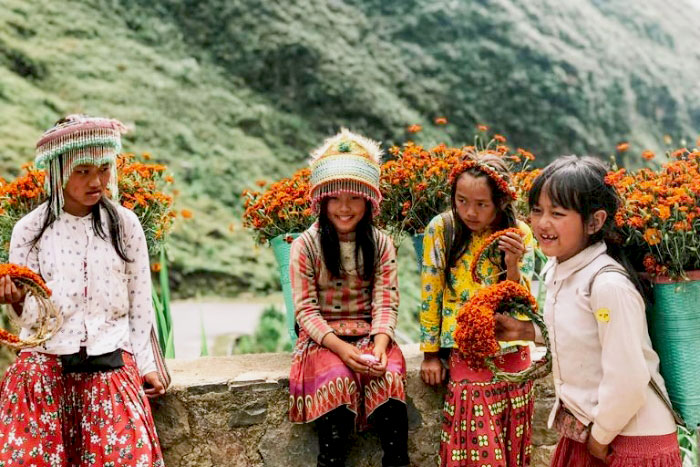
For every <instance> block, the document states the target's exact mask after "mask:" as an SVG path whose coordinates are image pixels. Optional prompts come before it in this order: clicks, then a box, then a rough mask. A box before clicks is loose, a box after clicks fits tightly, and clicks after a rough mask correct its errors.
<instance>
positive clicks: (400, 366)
mask: <svg viewBox="0 0 700 467" xmlns="http://www.w3.org/2000/svg"><path fill="white" fill-rule="evenodd" d="M343 339H345V340H346V341H347V342H349V343H351V344H353V345H355V346H356V347H357V348H358V349H360V351H361V352H362V353H371V352H372V349H373V348H374V343H373V342H372V339H371V338H370V337H369V336H364V337H359V338H352V339H349V338H343ZM386 353H387V369H386V373H384V375H383V376H380V377H372V376H370V375H367V374H358V373H355V372H353V371H352V370H351V369H350V368H348V367H347V365H345V363H343V361H342V360H341V359H340V357H338V356H337V355H336V354H335V353H333V352H332V351H330V350H328V349H327V348H325V347H323V346H321V345H319V344H317V343H316V342H315V341H314V340H313V339H311V338H310V337H309V336H308V334H307V333H306V332H304V331H303V330H302V332H301V334H300V335H299V339H298V340H297V345H296V349H295V351H294V355H293V357H292V368H291V371H290V374H289V419H290V420H291V421H292V423H305V422H311V421H313V420H316V419H317V418H318V417H320V416H322V415H324V414H326V413H328V412H330V411H331V410H333V409H336V408H338V407H340V406H342V405H345V406H347V407H348V409H350V410H351V411H352V412H353V413H355V414H356V415H357V417H356V421H357V425H358V427H359V428H364V427H366V425H367V418H368V417H369V416H370V415H371V414H372V412H374V410H375V409H376V408H377V407H379V406H380V405H382V404H383V403H384V402H386V401H388V400H389V399H396V400H400V401H402V402H405V400H406V393H405V390H404V379H405V377H406V362H405V360H404V358H403V354H402V353H401V349H400V348H399V346H398V345H396V344H394V343H391V344H389V347H388V348H387V352H386Z"/></svg>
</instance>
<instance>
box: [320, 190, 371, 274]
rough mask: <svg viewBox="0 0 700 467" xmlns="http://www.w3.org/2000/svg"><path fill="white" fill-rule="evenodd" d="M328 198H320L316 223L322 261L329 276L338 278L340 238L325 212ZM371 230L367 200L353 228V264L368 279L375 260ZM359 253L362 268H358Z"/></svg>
mask: <svg viewBox="0 0 700 467" xmlns="http://www.w3.org/2000/svg"><path fill="white" fill-rule="evenodd" d="M328 200H329V198H328V197H325V198H323V199H322V200H321V210H320V213H319V216H318V224H319V228H320V231H321V252H322V253H323V262H324V263H325V265H326V268H327V269H328V271H329V272H330V273H331V277H333V278H340V275H341V270H342V266H343V265H342V262H341V260H340V239H339V238H338V232H336V230H335V227H334V226H333V223H332V222H331V220H330V219H329V218H328V213H327V212H326V211H327V207H328ZM373 230H374V227H373V224H372V203H371V202H370V201H369V200H367V201H366V202H365V214H364V216H362V219H360V222H358V224H357V227H356V228H355V264H356V265H357V268H358V274H359V275H360V277H362V279H364V280H369V281H372V280H373V279H374V268H375V262H376V257H375V250H376V246H375V244H374V231H373ZM360 253H361V258H362V270H360Z"/></svg>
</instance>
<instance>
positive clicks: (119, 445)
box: [64, 352, 165, 467]
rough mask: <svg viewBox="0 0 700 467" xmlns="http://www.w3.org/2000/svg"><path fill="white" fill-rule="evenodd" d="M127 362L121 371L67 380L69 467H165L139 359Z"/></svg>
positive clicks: (69, 376)
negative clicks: (71, 466) (100, 466)
mask: <svg viewBox="0 0 700 467" xmlns="http://www.w3.org/2000/svg"><path fill="white" fill-rule="evenodd" d="M122 357H123V359H124V366H123V367H121V368H118V369H116V370H111V371H101V372H97V373H68V374H66V375H64V381H65V388H66V398H65V399H66V431H67V432H66V437H67V439H70V440H71V441H70V443H68V444H67V446H66V447H67V458H68V462H69V465H76V466H78V465H79V466H82V467H87V466H95V465H102V466H108V465H109V466H143V467H161V466H163V465H165V464H164V463H163V455H162V454H161V450H160V443H159V442H158V436H157V434H156V430H155V424H154V422H153V416H152V414H151V407H150V405H149V402H148V399H147V397H146V394H145V393H144V391H143V385H142V382H141V381H142V379H141V376H140V374H139V370H138V368H137V367H136V363H135V361H134V357H133V356H132V355H131V354H130V353H128V352H122Z"/></svg>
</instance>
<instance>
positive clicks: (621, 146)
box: [617, 143, 630, 152]
mask: <svg viewBox="0 0 700 467" xmlns="http://www.w3.org/2000/svg"><path fill="white" fill-rule="evenodd" d="M629 148H630V144H629V143H620V144H618V145H617V150H618V152H625V151H627V150H628V149H629Z"/></svg>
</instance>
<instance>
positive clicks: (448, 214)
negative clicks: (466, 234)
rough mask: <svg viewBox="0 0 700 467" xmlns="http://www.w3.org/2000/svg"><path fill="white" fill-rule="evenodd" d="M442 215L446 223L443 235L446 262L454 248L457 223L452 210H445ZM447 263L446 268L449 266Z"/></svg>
mask: <svg viewBox="0 0 700 467" xmlns="http://www.w3.org/2000/svg"><path fill="white" fill-rule="evenodd" d="M440 216H441V217H442V222H443V224H444V227H443V230H442V235H443V238H442V240H443V243H444V244H445V263H447V257H448V256H449V255H450V250H451V249H452V243H453V242H454V239H455V223H454V218H453V217H452V211H445V212H442V213H440ZM447 267H448V266H447V264H445V268H447Z"/></svg>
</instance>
